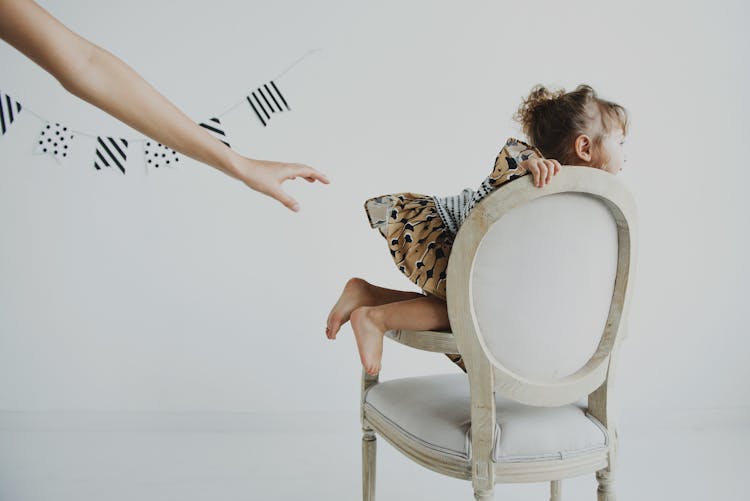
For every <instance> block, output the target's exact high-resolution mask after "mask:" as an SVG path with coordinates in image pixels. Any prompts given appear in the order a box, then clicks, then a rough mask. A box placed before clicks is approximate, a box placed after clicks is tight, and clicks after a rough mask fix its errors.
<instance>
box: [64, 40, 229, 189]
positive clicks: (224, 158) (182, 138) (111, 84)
mask: <svg viewBox="0 0 750 501" xmlns="http://www.w3.org/2000/svg"><path fill="white" fill-rule="evenodd" d="M89 54H90V55H89V57H88V58H87V59H86V63H85V64H84V65H83V67H81V68H79V70H78V71H75V72H72V71H66V72H63V73H61V75H60V76H59V78H58V79H59V80H60V83H61V84H62V85H63V86H64V87H65V88H66V89H67V90H68V91H70V92H71V93H72V94H75V95H76V96H78V97H80V98H81V99H83V100H84V101H87V102H89V103H91V104H93V105H94V106H97V107H99V108H101V109H102V110H104V111H106V112H107V113H109V114H111V115H112V116H114V117H116V118H118V119H119V120H121V121H122V122H124V123H126V124H128V125H130V126H131V127H133V128H134V129H136V130H138V131H140V132H142V133H143V134H145V135H146V136H148V137H150V138H153V139H155V140H156V141H158V142H160V143H162V144H164V145H166V146H169V147H170V148H172V149H174V150H177V151H179V152H181V153H183V154H185V155H187V156H189V157H191V158H194V159H196V160H198V161H199V162H203V163H206V164H208V165H211V166H213V167H216V168H217V169H219V170H221V171H223V172H225V173H227V174H230V175H234V170H233V160H234V157H235V156H236V153H234V152H233V151H232V150H231V149H229V148H227V147H226V145H224V144H223V143H222V142H221V141H219V140H217V139H215V138H214V137H212V136H211V135H210V134H208V133H207V132H206V131H205V130H203V128H201V127H200V126H198V125H197V124H196V123H195V122H193V121H192V120H191V119H190V118H189V117H188V116H186V115H185V114H184V113H183V112H181V111H180V110H179V109H178V108H177V107H176V106H175V105H173V104H172V103H171V102H169V101H168V100H167V99H166V98H165V97H164V96H162V95H161V94H160V93H159V92H158V91H156V89H154V88H153V87H152V86H151V85H149V83H148V82H146V81H145V80H144V79H143V78H141V77H140V75H138V74H137V73H136V72H135V71H133V69H131V68H130V67H129V66H128V65H127V64H125V63H124V62H123V61H121V60H120V59H119V58H117V57H116V56H114V55H112V54H110V53H109V52H107V51H105V50H104V49H102V48H100V47H97V46H95V45H93V44H92V47H91V50H90V51H89Z"/></svg>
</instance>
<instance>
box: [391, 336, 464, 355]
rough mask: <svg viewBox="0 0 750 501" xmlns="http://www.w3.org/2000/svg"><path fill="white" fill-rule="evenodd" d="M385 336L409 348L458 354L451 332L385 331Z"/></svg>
mask: <svg viewBox="0 0 750 501" xmlns="http://www.w3.org/2000/svg"><path fill="white" fill-rule="evenodd" d="M385 336H386V337H388V338H391V339H393V340H394V341H396V342H398V343H401V344H403V345H406V346H409V347H411V348H416V349H418V350H423V351H433V352H436V353H459V351H458V346H457V345H456V338H455V337H454V336H453V333H452V332H438V331H404V330H398V331H386V333H385Z"/></svg>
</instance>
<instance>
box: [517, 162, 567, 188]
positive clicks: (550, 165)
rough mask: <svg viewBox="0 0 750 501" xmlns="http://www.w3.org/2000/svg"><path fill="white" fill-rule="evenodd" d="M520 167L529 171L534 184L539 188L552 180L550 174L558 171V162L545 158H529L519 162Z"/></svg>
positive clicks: (552, 174)
mask: <svg viewBox="0 0 750 501" xmlns="http://www.w3.org/2000/svg"><path fill="white" fill-rule="evenodd" d="M520 165H521V167H523V168H524V169H526V170H527V171H528V172H530V173H531V175H532V177H533V178H534V186H536V187H538V188H541V187H542V186H545V185H547V184H549V183H550V181H552V176H554V175H556V174H557V173H558V172H560V162H558V161H557V160H554V159H547V158H529V159H528V160H524V161H523V162H521V164H520Z"/></svg>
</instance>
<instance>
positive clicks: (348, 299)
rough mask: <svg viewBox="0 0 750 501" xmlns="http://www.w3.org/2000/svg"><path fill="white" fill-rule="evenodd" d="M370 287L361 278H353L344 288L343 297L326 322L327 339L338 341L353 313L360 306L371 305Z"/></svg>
mask: <svg viewBox="0 0 750 501" xmlns="http://www.w3.org/2000/svg"><path fill="white" fill-rule="evenodd" d="M371 287H372V285H370V284H369V283H368V282H366V281H365V280H362V279H361V278H352V279H349V281H348V282H347V283H346V285H345V286H344V290H343V292H341V297H339V300H338V301H337V302H336V304H335V305H334V306H333V309H332V310H331V313H329V314H328V321H327V322H326V337H327V338H328V339H336V334H338V332H339V329H340V328H341V326H342V325H344V324H345V323H347V322H348V321H349V317H350V316H351V314H352V312H353V311H354V310H355V309H356V308H359V307H360V306H365V305H367V304H369V302H370V299H371V294H370V288H371Z"/></svg>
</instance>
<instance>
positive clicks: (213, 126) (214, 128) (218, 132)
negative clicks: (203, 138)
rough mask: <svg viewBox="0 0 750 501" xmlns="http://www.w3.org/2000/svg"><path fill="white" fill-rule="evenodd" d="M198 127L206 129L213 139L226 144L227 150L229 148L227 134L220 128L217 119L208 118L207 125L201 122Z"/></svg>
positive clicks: (219, 122)
mask: <svg viewBox="0 0 750 501" xmlns="http://www.w3.org/2000/svg"><path fill="white" fill-rule="evenodd" d="M198 125H200V126H201V127H203V128H204V129H206V130H207V131H208V132H209V134H211V135H212V136H213V137H215V138H216V139H218V140H219V141H221V142H222V143H224V144H226V145H227V147H228V148H231V146H229V139H228V138H227V134H226V132H224V128H223V127H222V126H221V121H220V120H219V119H218V118H209V119H208V123H205V122H201V123H200V124H198Z"/></svg>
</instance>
